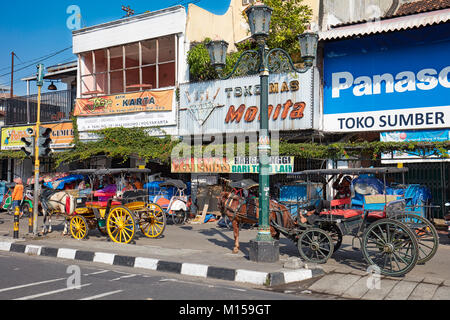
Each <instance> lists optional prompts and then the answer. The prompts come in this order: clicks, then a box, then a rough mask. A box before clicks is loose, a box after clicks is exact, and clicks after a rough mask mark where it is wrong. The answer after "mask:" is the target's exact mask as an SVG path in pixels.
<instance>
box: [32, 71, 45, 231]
mask: <svg viewBox="0 0 450 320" xmlns="http://www.w3.org/2000/svg"><path fill="white" fill-rule="evenodd" d="M37 68H38V74H37V81H36V84H37V86H38V105H37V121H36V129H35V131H34V132H35V134H36V135H35V139H36V140H35V145H34V146H35V151H34V159H35V160H34V197H33V198H34V199H33V202H34V203H33V233H34V235H37V220H38V214H39V212H38V207H39V191H40V190H39V169H40V166H41V163H40V161H39V136H40V133H39V129H40V126H41V89H42V86H43V85H44V65H43V64H38V66H37Z"/></svg>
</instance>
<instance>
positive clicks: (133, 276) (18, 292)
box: [0, 253, 312, 303]
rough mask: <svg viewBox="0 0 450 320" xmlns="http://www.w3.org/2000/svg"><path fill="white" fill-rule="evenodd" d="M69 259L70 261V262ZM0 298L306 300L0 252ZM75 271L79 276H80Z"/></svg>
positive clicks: (221, 283) (222, 283)
mask: <svg viewBox="0 0 450 320" xmlns="http://www.w3.org/2000/svg"><path fill="white" fill-rule="evenodd" d="M72 263H73V262H72ZM0 274H1V275H2V276H1V277H0V300H63V301H64V300H147V301H148V300H157V301H158V300H159V301H167V300H175V301H183V300H195V301H222V302H224V303H225V302H227V301H230V302H233V301H239V302H242V301H249V302H250V301H251V300H256V301H264V300H281V301H285V300H304V299H311V298H312V297H308V296H300V295H289V294H283V293H276V292H270V291H265V290H259V289H254V288H251V287H250V286H238V285H234V284H230V283H227V282H225V281H214V280H206V279H205V280H204V279H197V278H192V277H183V276H181V275H173V274H164V273H159V272H152V271H146V270H142V272H139V270H136V269H129V268H125V267H115V266H104V265H96V264H94V263H78V261H77V265H74V266H72V265H71V264H70V262H67V261H63V260H59V259H57V260H55V259H47V258H42V257H28V256H23V255H16V254H13V253H0ZM78 275H79V277H78Z"/></svg>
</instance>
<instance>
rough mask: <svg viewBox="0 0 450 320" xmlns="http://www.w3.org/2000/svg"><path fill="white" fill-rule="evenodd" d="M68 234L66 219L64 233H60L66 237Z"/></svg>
mask: <svg viewBox="0 0 450 320" xmlns="http://www.w3.org/2000/svg"><path fill="white" fill-rule="evenodd" d="M68 234H69V221H68V220H67V219H66V220H65V221H64V231H63V233H62V235H63V236H67V235H68Z"/></svg>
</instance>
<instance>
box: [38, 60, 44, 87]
mask: <svg viewBox="0 0 450 320" xmlns="http://www.w3.org/2000/svg"><path fill="white" fill-rule="evenodd" d="M37 69H38V70H37V79H36V85H37V86H38V87H42V86H43V85H44V65H43V64H42V63H40V64H38V65H37Z"/></svg>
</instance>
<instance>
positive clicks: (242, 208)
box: [218, 191, 296, 254]
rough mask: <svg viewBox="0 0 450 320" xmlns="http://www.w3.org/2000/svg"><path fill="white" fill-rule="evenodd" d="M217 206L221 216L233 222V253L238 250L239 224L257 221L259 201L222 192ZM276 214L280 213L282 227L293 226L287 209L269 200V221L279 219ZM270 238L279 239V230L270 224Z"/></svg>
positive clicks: (292, 220)
mask: <svg viewBox="0 0 450 320" xmlns="http://www.w3.org/2000/svg"><path fill="white" fill-rule="evenodd" d="M218 200H219V202H218V207H219V210H220V212H221V213H222V216H225V215H226V216H227V217H228V218H229V219H230V221H231V222H232V223H233V233H234V249H233V253H235V254H236V253H238V252H239V248H240V247H239V225H240V224H241V223H250V224H255V223H258V221H259V203H258V200H257V199H256V198H254V199H248V198H247V200H246V199H244V198H243V197H242V196H240V195H237V194H236V193H234V192H226V191H224V192H222V193H221V194H220V197H218ZM277 215H281V220H282V226H283V227H284V228H288V229H290V228H294V227H295V225H296V222H295V221H294V219H292V217H291V214H290V212H289V210H288V209H287V208H286V207H285V206H284V205H282V204H279V203H277V202H276V201H273V200H270V214H269V220H270V221H278V222H281V221H279V220H280V219H279V218H277ZM270 233H271V235H272V238H274V239H276V240H279V239H280V232H279V231H278V230H276V229H275V228H274V227H273V226H272V225H271V224H270Z"/></svg>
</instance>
